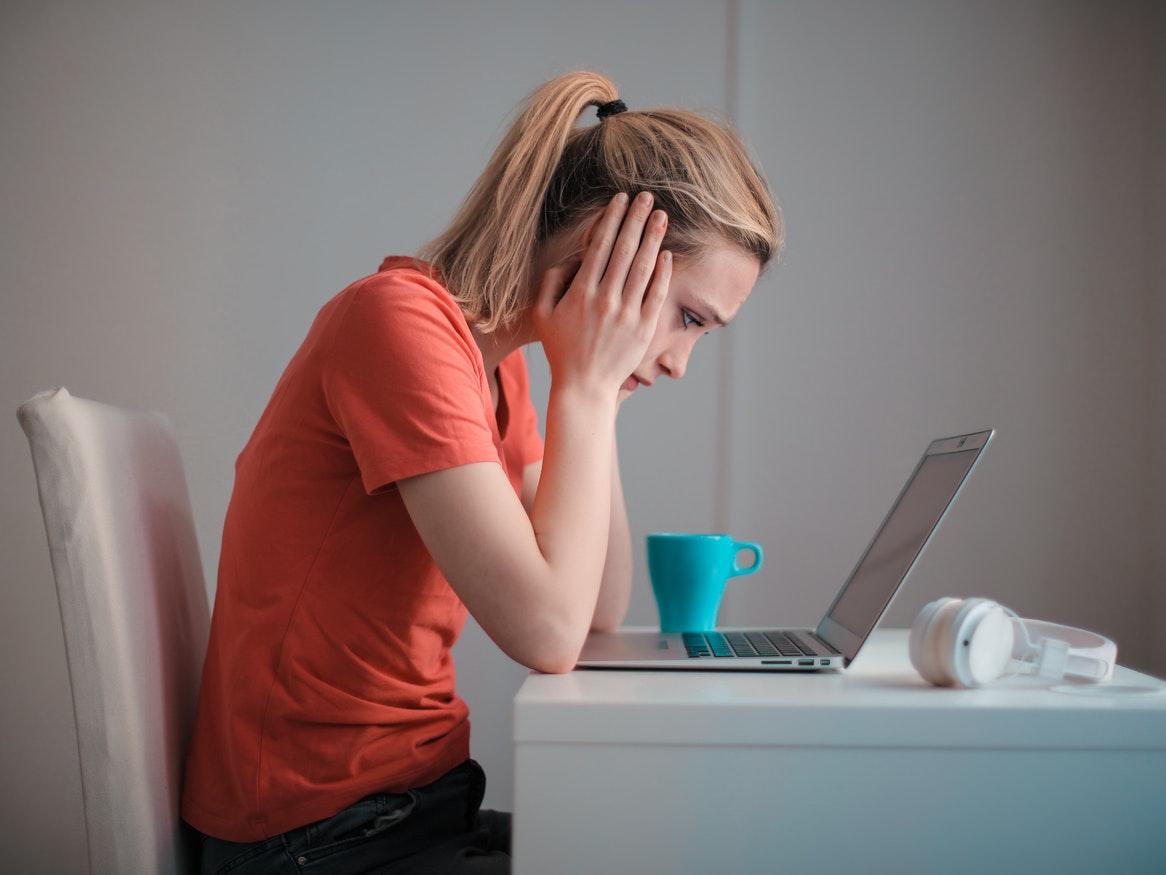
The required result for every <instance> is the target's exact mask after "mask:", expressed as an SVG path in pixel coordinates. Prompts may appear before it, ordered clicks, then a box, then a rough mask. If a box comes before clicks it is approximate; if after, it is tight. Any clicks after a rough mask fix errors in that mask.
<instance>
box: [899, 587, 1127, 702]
mask: <svg viewBox="0 0 1166 875" xmlns="http://www.w3.org/2000/svg"><path fill="white" fill-rule="evenodd" d="M1009 615H1011V616H1009ZM1029 630H1032V631H1033V633H1034V634H1035V635H1036V641H1035V642H1034V641H1033V640H1032V639H1031V638H1029V634H1028V633H1029ZM909 648H910V655H911V664H912V665H913V666H915V670H916V671H918V672H919V674H921V675H922V676H923V679H924V680H926V681H930V682H931V683H933V684H935V685H936V686H941V687H950V686H962V687H978V686H981V685H983V684H986V683H990V682H991V681H994V680H996V679H997V678H1000V677H1008V676H1010V675H1013V674H1035V675H1039V676H1040V677H1043V678H1048V679H1050V680H1053V679H1057V678H1062V677H1075V678H1081V679H1084V680H1088V681H1095V682H1098V683H1103V682H1106V681H1109V680H1110V679H1111V678H1112V677H1113V667H1114V664H1115V663H1116V662H1117V645H1116V644H1114V643H1113V642H1112V641H1110V640H1109V639H1108V638H1105V637H1103V636H1101V635H1098V634H1097V633H1095V632H1087V631H1085V630H1084V629H1076V628H1074V627H1072V626H1058V625H1057V624H1056V623H1046V622H1044V621H1043V620H1026V619H1022V618H1021V617H1018V616H1017V615H1016V612H1015V611H1012V610H1009V609H1008V608H1006V607H1004V606H1003V605H1000V604H997V603H996V602H994V601H992V600H991V599H986V598H970V599H956V598H951V597H945V598H941V599H937V600H936V601H933V602H930V603H928V604H927V605H926V606H924V608H923V610H921V611H920V612H919V616H917V617H916V618H915V622H914V623H913V624H912V625H911V639H910V644H909Z"/></svg>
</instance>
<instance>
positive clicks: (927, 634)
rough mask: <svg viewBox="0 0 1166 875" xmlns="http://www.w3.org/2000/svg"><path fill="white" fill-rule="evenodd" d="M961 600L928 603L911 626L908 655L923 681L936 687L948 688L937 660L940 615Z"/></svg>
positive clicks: (944, 599) (950, 599)
mask: <svg viewBox="0 0 1166 875" xmlns="http://www.w3.org/2000/svg"><path fill="white" fill-rule="evenodd" d="M960 602H961V599H956V598H952V597H950V596H945V597H943V598H940V599H936V600H935V601H933V602H928V603H927V604H926V605H925V606H924V607H923V610H921V611H920V612H919V614H918V616H916V617H915V622H914V623H912V624H911V637H910V639H909V640H908V648H907V649H908V655H909V656H910V657H911V665H913V666H915V671H917V672H919V674H920V675H921V676H922V678H923V680H925V681H927V682H928V683H931V684H935V685H936V686H946V685H947V683H948V681H947V680H946V679H945V677H944V674H943V670H942V667H941V666H940V665H939V664H938V660H937V659H936V658H935V632H936V629H937V622H938V620H939V616H940V614H941V613H942V612H943V611H944V609H945V608H947V607H948V606H949V605H952V604H955V605H958V604H960Z"/></svg>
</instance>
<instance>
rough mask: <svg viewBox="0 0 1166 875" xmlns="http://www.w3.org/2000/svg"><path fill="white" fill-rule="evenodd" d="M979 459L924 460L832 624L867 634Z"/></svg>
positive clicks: (845, 591) (961, 455)
mask: <svg viewBox="0 0 1166 875" xmlns="http://www.w3.org/2000/svg"><path fill="white" fill-rule="evenodd" d="M979 454H980V450H979V449H972V450H963V451H961V452H955V453H939V454H935V455H928V456H925V457H924V458H923V461H922V462H920V464H919V467H918V469H916V471H915V476H914V477H912V478H911V480H910V481H909V483H908V484H907V487H906V488H905V489H904V491H903V493H902V494H901V495H900V496H899V500H898V501H897V502H895V506H894V507H893V508H891V512H890V514H888V516H887V518H886V519H885V520H884V521H883V525H882V527H881V528H880V529H879V532H878V534H877V535H875V539H874V541H873V542H871V545H870V547H868V548H867V551H866V555H864V556H863V557H862V560H861V561H860V562H859V563H858V567H857V568H855V569H854V573H853V574H851V575H850V580H848V581H847V583H846V586H845V587H843V588H842V592H841V594H840V595H839V596H838V599H837V601H835V603H834V606H833V607H832V608H831V610H830V613H829V614H828V615H827V616H828V617H829V618H830V619H831V620H833V621H834V622H835V623H838V624H839V625H840V626H843V627H844V628H845V629H847V630H849V631H850V632H852V633H853V634H855V635H857V636H858V637H859V638H860V639H865V638H866V636H867V635H869V634H870V632H871V630H872V629H873V628H874V624H875V623H877V622H878V619H879V617H881V616H882V614H883V610H884V609H885V608H886V607H887V604H888V602H890V600H891V598H892V597H893V596H894V594H895V591H896V590H897V589H898V588H899V584H900V583H901V582H902V580H903V578H904V576H906V574H907V572H908V571H910V570H911V566H912V565H913V564H914V562H915V559H916V558H917V557H918V556H919V553H920V551H921V550H922V549H923V545H924V544H926V543H927V539H928V538H929V537H930V536H931V532H932V531H933V530H934V529H935V526H936V525H937V524H938V523H939V520H940V518H941V517H942V516H943V513H944V511H945V510H947V506H948V505H949V504H951V500H952V499H953V498H955V494H956V492H957V491H958V490H959V487H960V484H961V483H962V482H963V480H964V477H966V476H967V474H968V471H970V470H971V467H972V465H973V463H974V462H975V461H976V456H978V455H979Z"/></svg>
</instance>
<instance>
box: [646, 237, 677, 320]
mask: <svg viewBox="0 0 1166 875" xmlns="http://www.w3.org/2000/svg"><path fill="white" fill-rule="evenodd" d="M671 280H672V253H671V252H667V251H665V252H661V253H660V254H659V256H658V257H657V258H656V271H655V273H653V274H652V284H651V285H650V286H649V287H648V292H647V294H646V295H644V303H643V309H642V310H641V311H640V314H641V318H642V320H643V322H642V325H643V328H644V330H645V332H646V333H647V334H649V335H651V334H653V333H655V331H656V322H657V320H659V318H660V311H661V310H662V309H663V308H664V301H665V300H667V298H668V284H669V282H671Z"/></svg>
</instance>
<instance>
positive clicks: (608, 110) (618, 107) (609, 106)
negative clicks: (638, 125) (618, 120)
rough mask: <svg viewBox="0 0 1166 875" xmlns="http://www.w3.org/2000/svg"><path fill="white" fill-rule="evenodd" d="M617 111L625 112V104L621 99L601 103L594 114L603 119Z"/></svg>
mask: <svg viewBox="0 0 1166 875" xmlns="http://www.w3.org/2000/svg"><path fill="white" fill-rule="evenodd" d="M619 112H627V105H626V104H625V103H624V102H623V101H622V100H613V101H611V102H610V103H604V104H601V105H600V107H599V110H598V111H597V112H596V113H595V114H596V115H597V116H599V120H600V121H603V120H604V119H605V118H607V117H608V116H609V115H615V114H616V113H619Z"/></svg>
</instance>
